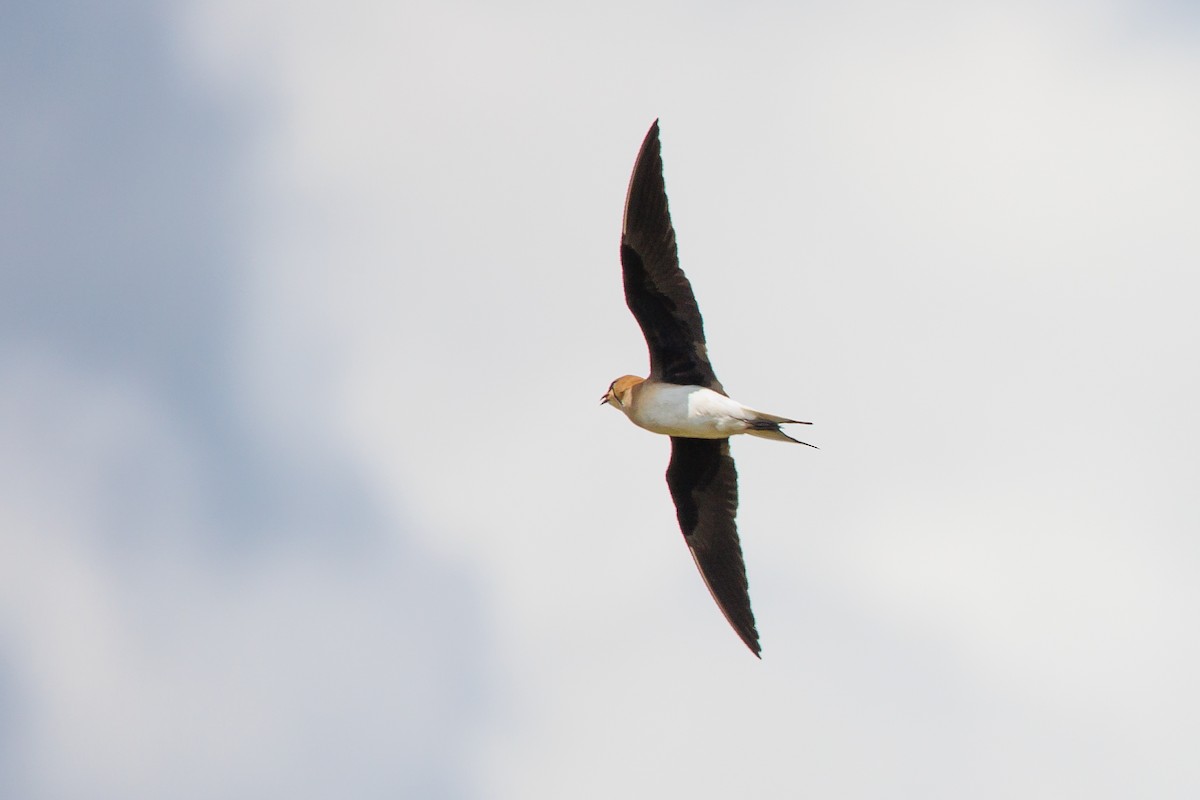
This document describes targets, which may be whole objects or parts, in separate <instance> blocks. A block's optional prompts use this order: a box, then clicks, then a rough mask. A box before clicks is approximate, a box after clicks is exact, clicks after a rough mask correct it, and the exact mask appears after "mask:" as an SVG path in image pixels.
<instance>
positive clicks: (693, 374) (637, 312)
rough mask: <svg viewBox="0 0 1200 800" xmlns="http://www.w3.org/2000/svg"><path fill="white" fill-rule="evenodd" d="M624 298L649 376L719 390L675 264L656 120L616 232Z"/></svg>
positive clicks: (697, 318)
mask: <svg viewBox="0 0 1200 800" xmlns="http://www.w3.org/2000/svg"><path fill="white" fill-rule="evenodd" d="M621 267H622V269H623V271H624V274H625V302H626V304H627V305H628V306H629V310H630V311H632V312H633V316H634V317H635V318H637V321H638V325H640V326H641V327H642V333H643V334H644V335H645V337H646V345H647V347H649V348H650V376H651V377H652V378H657V379H658V380H660V381H666V382H667V383H678V384H684V385H687V384H695V385H698V386H705V387H708V388H709V389H713V390H715V391H718V392H721V393H722V394H724V390H723V389H722V388H721V384H720V382H719V381H718V380H717V376H716V375H715V374H713V368H712V365H711V364H709V363H708V350H707V349H706V347H705V344H704V323H703V322H702V321H701V320H700V309H699V308H698V307H697V306H696V296H695V295H694V294H692V285H691V284H690V283H688V279H687V276H685V275H684V274H683V270H681V269H680V268H679V254H678V252H677V251H676V249H675V229H674V228H673V227H671V212H670V210H669V209H668V208H667V190H666V186H665V185H664V184H663V175H662V146H661V144H660V143H659V140H658V120H655V121H654V125H652V126H651V127H650V132H649V133H647V134H646V138H645V140H644V141H643V142H642V149H641V151H640V152H639V153H638V158H637V163H636V164H634V165H633V176H632V177H631V178H630V179H629V193H628V194H627V195H626V197H625V223H624V225H623V227H622V230H621Z"/></svg>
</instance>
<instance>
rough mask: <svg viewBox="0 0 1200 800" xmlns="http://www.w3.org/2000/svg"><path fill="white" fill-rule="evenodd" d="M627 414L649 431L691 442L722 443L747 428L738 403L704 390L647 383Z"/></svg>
mask: <svg viewBox="0 0 1200 800" xmlns="http://www.w3.org/2000/svg"><path fill="white" fill-rule="evenodd" d="M627 413H628V414H629V418H630V419H631V420H632V421H633V423H634V424H635V425H637V426H639V427H641V428H645V429H646V430H648V431H653V432H654V433H661V434H665V435H667V436H684V437H687V438H691V439H724V438H726V437H728V436H732V435H733V434H735V433H741V432H742V431H744V430H746V427H747V426H746V415H745V409H744V408H743V407H742V404H741V403H739V402H737V401H736V400H732V399H730V398H728V397H726V396H725V395H723V394H720V393H718V392H714V391H713V390H712V389H706V388H704V387H703V386H679V385H676V384H672V383H651V382H650V381H647V382H646V383H644V384H641V385H640V386H638V387H637V390H636V391H635V393H634V398H633V403H632V404H631V405H630V408H629V409H628V411H627Z"/></svg>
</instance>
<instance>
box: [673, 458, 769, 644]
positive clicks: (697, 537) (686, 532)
mask: <svg viewBox="0 0 1200 800" xmlns="http://www.w3.org/2000/svg"><path fill="white" fill-rule="evenodd" d="M667 486H669V487H670V489H671V498H672V499H673V500H674V501H675V512H676V515H677V516H678V518H679V528H680V529H681V530H682V531H683V538H684V539H685V540H686V541H687V545H688V548H689V549H690V550H691V551H692V558H694V559H695V560H696V566H697V567H699V568H700V575H701V576H702V577H703V578H704V583H705V585H707V586H708V590H709V591H710V592H712V596H713V599H714V600H716V601H717V605H718V606H720V607H721V611H722V612H724V614H725V619H727V620H729V624H730V625H732V626H733V629H734V630H735V631H737V634H738V636H740V637H742V641H743V642H745V643H746V646H747V647H749V648H750V650H751V651H752V652H753V653H754V654H755V655H756V656H757V655H759V653H760V652H761V648H760V647H759V645H758V631H757V630H756V629H755V627H754V612H752V611H751V610H750V592H749V584H748V583H747V581H746V564H745V562H744V561H743V560H742V546H741V543H740V542H739V541H738V534H737V523H736V522H735V521H734V517H735V516H736V515H737V504H738V493H737V470H736V469H735V468H734V465H733V456H731V455H730V454H729V440H728V439H684V438H681V437H677V436H672V437H671V465H670V466H669V467H667Z"/></svg>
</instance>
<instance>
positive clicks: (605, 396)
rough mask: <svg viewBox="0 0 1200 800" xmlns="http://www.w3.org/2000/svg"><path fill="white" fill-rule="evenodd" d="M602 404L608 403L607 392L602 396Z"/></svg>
mask: <svg viewBox="0 0 1200 800" xmlns="http://www.w3.org/2000/svg"><path fill="white" fill-rule="evenodd" d="M600 405H602V406H603V405H608V395H607V394H606V395H604V397H601V398H600Z"/></svg>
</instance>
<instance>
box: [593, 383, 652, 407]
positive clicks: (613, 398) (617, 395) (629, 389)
mask: <svg viewBox="0 0 1200 800" xmlns="http://www.w3.org/2000/svg"><path fill="white" fill-rule="evenodd" d="M644 380H646V379H645V378H639V377H638V376H637V375H622V376H621V377H619V378H617V379H616V380H615V381H613V382H612V383H610V384H609V385H608V391H607V392H605V394H604V397H601V398H600V405H604V404H605V403H609V404H611V405H613V406H615V407H617V408H619V409H621V410H622V411H623V410H625V409H627V408H629V405H630V403H632V402H633V387H635V386H637V385H638V384H639V383H641V382H643V381H644Z"/></svg>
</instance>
